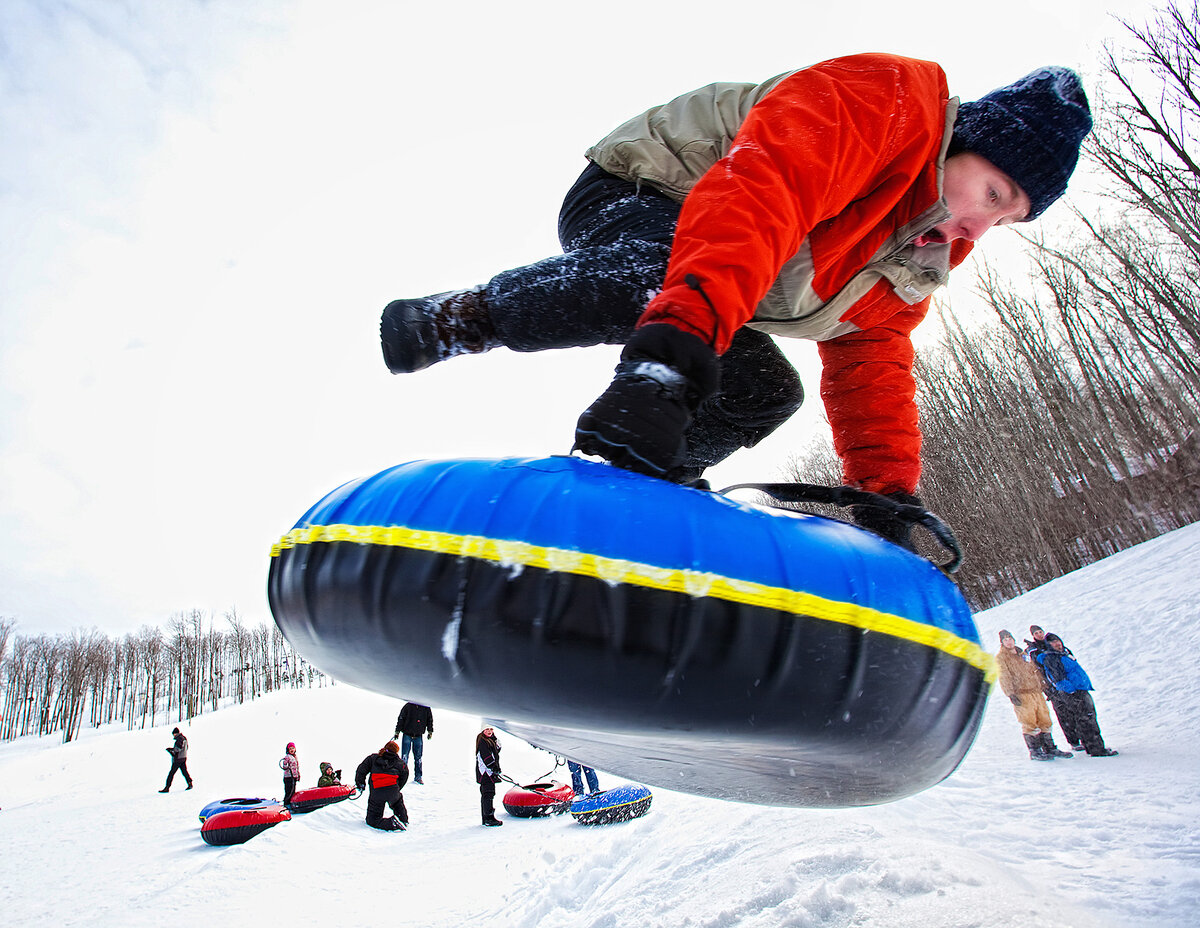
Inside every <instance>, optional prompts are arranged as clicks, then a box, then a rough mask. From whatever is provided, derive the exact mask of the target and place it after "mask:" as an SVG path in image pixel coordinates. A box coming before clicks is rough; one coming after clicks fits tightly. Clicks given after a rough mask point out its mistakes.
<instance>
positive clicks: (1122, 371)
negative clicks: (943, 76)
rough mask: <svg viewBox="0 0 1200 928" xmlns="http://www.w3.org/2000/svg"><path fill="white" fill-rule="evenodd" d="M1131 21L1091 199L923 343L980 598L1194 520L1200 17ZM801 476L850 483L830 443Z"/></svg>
mask: <svg viewBox="0 0 1200 928" xmlns="http://www.w3.org/2000/svg"><path fill="white" fill-rule="evenodd" d="M1122 25H1123V26H1124V29H1125V31H1126V33H1127V40H1128V42H1127V45H1126V47H1125V48H1124V49H1123V50H1122V51H1121V52H1117V51H1114V50H1113V49H1112V48H1111V47H1110V48H1109V49H1108V50H1107V53H1106V56H1105V60H1104V62H1103V72H1104V76H1105V81H1104V84H1105V86H1104V87H1103V88H1102V89H1099V92H1095V91H1094V92H1093V93H1092V104H1093V114H1094V116H1095V118H1096V128H1095V130H1094V132H1093V134H1092V136H1091V137H1090V138H1089V140H1088V142H1087V143H1086V145H1085V149H1084V155H1083V160H1082V161H1081V170H1080V172H1079V173H1078V174H1077V178H1079V177H1080V176H1081V175H1082V174H1083V173H1084V168H1085V166H1090V167H1091V168H1092V169H1093V170H1094V173H1095V175H1096V176H1099V177H1100V178H1101V180H1102V185H1103V188H1104V190H1105V193H1104V195H1103V197H1102V198H1101V199H1100V200H1099V202H1098V205H1097V206H1096V207H1095V212H1094V213H1091V214H1088V213H1084V212H1083V211H1081V210H1080V209H1078V208H1076V221H1075V222H1074V226H1075V227H1076V229H1075V231H1073V232H1072V233H1070V234H1069V235H1067V236H1066V237H1065V238H1064V239H1063V240H1061V241H1052V240H1050V239H1049V238H1048V237H1046V236H1039V237H1032V236H1028V235H1027V236H1025V239H1026V242H1027V246H1028V247H1027V252H1028V255H1029V257H1030V276H1029V279H1028V280H1026V281H1022V282H1021V283H1019V284H1012V283H1009V282H1007V281H1004V280H1002V279H1000V277H999V276H998V275H997V274H996V273H995V272H994V270H992V269H990V268H987V267H985V269H984V271H983V273H982V274H981V279H980V283H979V292H980V295H981V296H982V297H983V300H984V302H985V303H986V305H987V306H988V307H989V308H990V311H991V321H990V322H989V323H988V324H986V325H984V326H982V327H981V326H978V325H975V326H971V325H970V324H969V323H968V321H967V320H965V319H964V318H961V317H960V316H957V315H956V314H955V313H954V312H953V311H952V310H951V309H950V308H948V307H946V306H944V305H942V306H941V307H940V308H939V312H938V315H939V317H940V321H941V324H942V333H943V334H942V337H941V340H940V344H938V345H937V346H936V347H935V348H932V349H929V350H923V351H920V352H918V356H917V361H916V365H915V369H914V373H915V377H916V381H917V385H918V395H917V401H918V404H919V406H920V411H921V423H922V432H923V433H924V449H923V457H924V469H923V473H922V478H921V486H920V487H919V494H920V496H921V499H922V501H923V502H924V503H925V505H927V506H928V507H929V508H930V509H932V510H933V511H935V512H937V513H938V514H939V515H941V516H942V517H943V518H944V519H945V520H946V521H947V522H948V523H949V524H950V525H951V526H952V527H953V529H954V530H955V533H956V534H957V536H958V537H959V539H960V541H962V542H963V545H964V547H965V549H966V553H967V561H966V563H965V565H964V567H963V568H962V570H960V571H959V573H958V574H956V579H957V580H958V582H959V585H960V587H961V588H962V590H963V593H964V595H965V596H966V597H967V599H968V601H969V602H970V603H971V604H972V606H974V607H975V608H987V607H989V606H993V605H996V604H998V603H1001V602H1003V601H1005V600H1007V599H1009V598H1011V597H1013V596H1015V595H1018V594H1020V593H1022V592H1025V591H1027V590H1029V589H1032V588H1033V587H1035V586H1038V585H1040V584H1042V583H1045V582H1047V581H1048V580H1051V579H1053V578H1054V577H1057V576H1061V575H1062V574H1064V573H1067V572H1069V571H1071V570H1075V569H1077V568H1079V567H1082V566H1084V565H1085V564H1088V563H1091V562H1093V561H1095V560H1098V559H1100V558H1103V557H1106V556H1108V555H1110V554H1112V553H1114V552H1116V551H1119V550H1121V549H1123V548H1126V547H1129V546H1131V545H1134V544H1137V543H1139V542H1142V541H1146V540H1148V539H1150V538H1154V537H1156V536H1157V535H1160V534H1162V533H1163V532H1166V531H1170V530H1172V529H1175V528H1178V527H1180V526H1183V525H1186V524H1190V523H1192V522H1195V521H1197V520H1198V519H1200V430H1198V429H1197V409H1198V408H1200V404H1198V402H1197V401H1198V400H1200V292H1198V291H1197V286H1196V282H1197V280H1200V153H1197V152H1195V144H1196V137H1197V136H1196V128H1197V125H1198V124H1200V12H1198V9H1197V4H1195V3H1193V4H1192V6H1191V7H1190V9H1189V8H1181V7H1179V6H1177V5H1175V4H1171V5H1168V6H1165V7H1163V8H1161V9H1160V10H1158V11H1156V12H1155V13H1154V14H1153V16H1152V18H1151V20H1150V22H1149V24H1148V25H1146V26H1144V27H1137V26H1134V25H1131V24H1129V23H1127V22H1124V23H1122ZM1081 182H1083V181H1082V179H1081V180H1077V183H1081ZM931 321H932V320H931ZM793 471H794V473H793V476H794V478H795V479H797V480H801V481H806V482H816V483H835V484H836V483H838V482H840V480H841V472H840V466H839V465H838V463H837V460H836V458H835V456H834V454H833V451H832V449H831V448H829V447H828V446H827V445H826V444H818V445H816V446H814V447H812V448H810V449H808V450H807V451H806V452H805V453H804V454H802V455H801V456H800V457H799V458H798V459H796V460H795V461H794V462H793Z"/></svg>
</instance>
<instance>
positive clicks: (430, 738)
mask: <svg viewBox="0 0 1200 928" xmlns="http://www.w3.org/2000/svg"><path fill="white" fill-rule="evenodd" d="M425 737H426V738H428V739H429V740H430V741H432V740H433V732H430V733H429V734H428V735H426V736H425Z"/></svg>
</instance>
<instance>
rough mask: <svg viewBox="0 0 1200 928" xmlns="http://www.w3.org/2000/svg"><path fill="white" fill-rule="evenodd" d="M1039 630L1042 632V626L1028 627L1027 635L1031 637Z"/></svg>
mask: <svg viewBox="0 0 1200 928" xmlns="http://www.w3.org/2000/svg"><path fill="white" fill-rule="evenodd" d="M1041 630H1042V626H1040V625H1030V626H1029V634H1031V635H1032V634H1033V633H1034V632H1040V631H1041Z"/></svg>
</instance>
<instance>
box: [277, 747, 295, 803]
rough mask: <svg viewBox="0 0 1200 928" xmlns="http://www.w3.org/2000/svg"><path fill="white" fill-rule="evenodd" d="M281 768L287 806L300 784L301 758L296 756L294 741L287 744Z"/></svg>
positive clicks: (281, 759) (280, 763) (284, 800)
mask: <svg viewBox="0 0 1200 928" xmlns="http://www.w3.org/2000/svg"><path fill="white" fill-rule="evenodd" d="M279 767H280V769H282V770H283V804H284V805H285V806H286V805H287V804H288V803H289V802H291V801H292V794H293V793H295V792H296V784H297V783H299V782H300V758H299V757H297V756H296V743H295V742H294V741H289V742H288V743H287V748H286V749H285V750H284V752H283V757H281V758H280V760H279Z"/></svg>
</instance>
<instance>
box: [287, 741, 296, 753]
mask: <svg viewBox="0 0 1200 928" xmlns="http://www.w3.org/2000/svg"><path fill="white" fill-rule="evenodd" d="M295 746H296V742H295V741H289V742H288V743H287V748H286V750H289V751H290V750H291V749H292V748H294V747H295Z"/></svg>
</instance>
